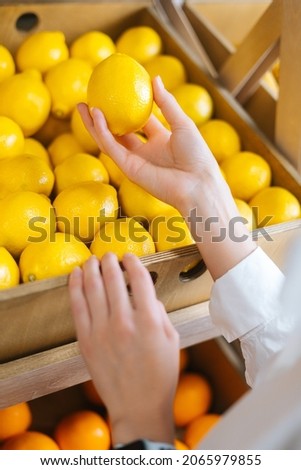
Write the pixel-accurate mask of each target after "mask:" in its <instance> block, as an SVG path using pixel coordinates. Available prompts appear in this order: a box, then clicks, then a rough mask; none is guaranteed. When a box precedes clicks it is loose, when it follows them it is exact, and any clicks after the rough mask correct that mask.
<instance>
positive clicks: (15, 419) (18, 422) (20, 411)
mask: <svg viewBox="0 0 301 470" xmlns="http://www.w3.org/2000/svg"><path fill="white" fill-rule="evenodd" d="M31 422H32V413H31V410H30V408H29V405H28V403H26V402H22V403H18V404H17V405H13V406H9V407H8V408H3V409H2V410H0V442H1V441H4V440H6V439H9V438H10V437H12V436H15V435H16V434H20V433H21V432H24V431H26V430H27V429H28V428H29V426H30V425H31Z"/></svg>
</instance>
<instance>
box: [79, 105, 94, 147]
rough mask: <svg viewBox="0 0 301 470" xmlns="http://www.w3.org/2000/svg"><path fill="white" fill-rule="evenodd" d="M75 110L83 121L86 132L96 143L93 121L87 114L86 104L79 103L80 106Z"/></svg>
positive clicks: (88, 113)
mask: <svg viewBox="0 0 301 470" xmlns="http://www.w3.org/2000/svg"><path fill="white" fill-rule="evenodd" d="M77 109H78V112H79V114H80V115H81V118H82V121H83V123H84V125H85V127H86V129H87V131H88V132H90V134H91V135H92V137H93V138H94V140H95V141H96V142H97V143H98V141H97V135H96V132H95V129H94V123H93V119H92V117H91V114H90V112H89V109H88V106H87V105H86V103H80V104H78V105H77ZM98 145H99V144H98Z"/></svg>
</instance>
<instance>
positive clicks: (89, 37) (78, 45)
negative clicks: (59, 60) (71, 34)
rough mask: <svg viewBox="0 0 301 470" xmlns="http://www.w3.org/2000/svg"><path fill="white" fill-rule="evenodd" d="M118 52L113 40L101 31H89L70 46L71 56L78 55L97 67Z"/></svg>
mask: <svg viewBox="0 0 301 470" xmlns="http://www.w3.org/2000/svg"><path fill="white" fill-rule="evenodd" d="M114 52H116V46H115V44H114V42H113V40H112V39H111V38H110V36H108V35H107V34H105V33H103V32H101V31H88V32H87V33H84V34H82V35H81V36H79V37H78V38H76V39H75V40H74V41H73V43H72V44H71V46H70V55H71V57H77V58H78V59H83V60H85V61H87V62H89V63H90V65H91V67H95V65H97V64H98V63H99V62H101V61H102V60H104V59H106V58H107V57H109V56H110V55H111V54H114Z"/></svg>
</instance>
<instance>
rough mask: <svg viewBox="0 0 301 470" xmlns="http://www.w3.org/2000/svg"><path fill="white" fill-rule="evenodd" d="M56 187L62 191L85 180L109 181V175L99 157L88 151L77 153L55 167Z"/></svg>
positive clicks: (58, 190) (57, 190)
mask: <svg viewBox="0 0 301 470" xmlns="http://www.w3.org/2000/svg"><path fill="white" fill-rule="evenodd" d="M54 174H55V189H56V192H57V193H60V192H61V191H63V190H64V189H66V188H69V186H72V185H73V184H76V183H81V182H83V181H101V182H102V183H108V182H109V175H108V172H107V170H106V168H105V167H104V165H103V164H102V163H101V162H100V161H99V159H98V158H96V157H93V156H92V155H89V154H88V153H76V154H75V155H72V156H71V157H68V158H66V160H64V161H63V162H62V163H61V164H60V165H57V166H56V167H55V169H54Z"/></svg>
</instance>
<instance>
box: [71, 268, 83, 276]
mask: <svg viewBox="0 0 301 470" xmlns="http://www.w3.org/2000/svg"><path fill="white" fill-rule="evenodd" d="M81 275H82V270H81V268H80V267H79V266H75V268H74V269H73V271H72V272H71V276H72V277H73V278H74V277H80V276H81Z"/></svg>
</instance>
